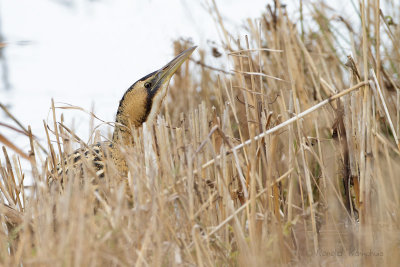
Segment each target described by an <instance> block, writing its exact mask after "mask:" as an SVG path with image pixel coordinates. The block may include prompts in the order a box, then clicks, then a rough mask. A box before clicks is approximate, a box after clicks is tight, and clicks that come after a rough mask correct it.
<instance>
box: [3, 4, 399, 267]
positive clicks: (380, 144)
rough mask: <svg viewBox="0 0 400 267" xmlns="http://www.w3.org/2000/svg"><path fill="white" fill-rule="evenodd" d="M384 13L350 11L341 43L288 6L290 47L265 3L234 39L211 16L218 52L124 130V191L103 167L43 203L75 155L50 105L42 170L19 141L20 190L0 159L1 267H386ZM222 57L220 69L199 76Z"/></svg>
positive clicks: (393, 118) (391, 156)
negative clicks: (143, 122) (52, 177)
mask: <svg viewBox="0 0 400 267" xmlns="http://www.w3.org/2000/svg"><path fill="white" fill-rule="evenodd" d="M382 2H385V5H386V6H392V7H393V8H392V10H389V11H386V12H392V13H390V14H385V13H384V12H383V11H382V10H381V9H380V8H381V7H380V1H379V0H376V1H373V0H369V1H361V2H360V6H359V10H358V11H359V12H360V18H359V19H360V25H361V26H360V28H359V29H355V28H356V26H355V25H352V24H351V23H349V22H348V21H346V19H345V18H343V17H340V16H336V15H334V12H332V11H331V10H329V9H328V8H327V7H326V6H325V5H323V4H313V3H309V4H307V5H305V4H304V3H303V2H302V1H301V3H302V6H301V10H302V11H301V12H303V9H304V8H308V9H309V10H311V11H310V14H311V15H310V18H309V19H310V21H311V22H308V23H310V24H311V23H312V24H313V25H314V27H315V26H317V27H318V31H311V28H312V27H307V25H308V24H307V22H305V21H303V13H301V20H300V24H301V28H300V32H299V28H298V27H297V26H296V25H295V24H294V23H293V22H292V21H291V20H290V19H289V18H288V15H287V14H286V12H285V9H284V8H283V7H281V6H280V4H279V2H278V1H277V2H276V6H267V9H266V11H265V13H264V14H263V15H262V16H261V18H260V19H256V20H250V19H249V20H248V21H247V23H246V25H245V29H246V31H247V33H248V35H247V36H246V37H245V38H242V37H240V38H239V39H235V38H234V37H232V35H231V33H229V32H228V31H227V30H226V27H225V26H224V21H223V19H222V17H221V15H220V14H219V12H218V8H217V7H216V5H215V2H214V1H212V2H211V4H210V6H209V8H210V12H211V15H212V16H213V17H214V18H215V21H216V25H217V27H218V30H219V31H220V33H221V36H222V37H221V38H222V40H221V46H219V47H213V49H212V53H208V52H207V51H205V50H200V51H199V52H200V59H199V60H192V61H191V62H188V63H187V64H186V65H184V66H182V68H181V70H180V71H179V72H178V73H177V74H176V75H175V78H174V82H173V83H172V84H171V86H170V93H169V96H168V98H167V100H166V103H165V105H164V106H165V107H164V108H163V112H162V116H160V117H159V118H158V120H157V123H156V124H155V125H154V126H152V127H146V126H145V127H142V128H140V129H135V130H134V133H133V137H134V141H135V146H134V147H133V148H132V149H130V150H126V151H124V153H125V155H126V158H127V161H128V166H129V169H130V173H129V175H128V177H119V174H118V173H117V172H116V171H115V169H113V168H110V169H109V170H108V172H107V174H106V176H105V178H104V179H103V180H102V181H100V182H98V183H92V180H93V175H92V174H93V170H91V167H90V164H86V167H87V168H86V170H85V177H84V181H86V182H84V183H83V185H82V183H81V182H80V180H79V179H78V178H77V177H75V179H74V177H73V174H69V178H70V179H67V181H68V182H67V183H66V185H65V186H64V191H63V192H62V193H61V194H54V193H52V192H50V191H49V189H48V187H47V183H46V177H47V175H48V173H49V170H51V169H53V168H54V167H55V165H56V164H57V163H58V162H59V161H60V158H61V157H62V155H64V154H68V153H69V152H71V151H72V148H74V147H75V148H76V147H77V144H78V146H79V145H81V146H86V145H87V144H84V142H83V141H82V140H80V139H79V138H78V137H77V136H76V134H75V133H73V132H72V131H71V130H69V129H68V127H66V126H65V125H64V124H63V122H62V118H61V122H60V123H58V124H57V123H56V118H57V113H56V111H58V110H57V108H55V107H54V104H52V110H53V117H54V124H53V125H47V124H46V123H45V130H46V134H47V139H48V144H47V145H48V149H47V150H48V151H49V152H48V153H49V154H48V157H47V159H45V158H46V157H44V156H43V151H44V149H40V148H39V144H38V142H37V141H36V140H35V139H34V138H33V137H32V133H30V130H29V129H28V130H24V132H26V133H28V135H29V137H30V141H31V151H30V152H29V161H30V163H31V166H32V179H33V186H32V187H29V188H25V187H24V186H23V181H24V176H25V174H23V173H22V171H21V168H20V163H19V158H18V157H17V156H13V157H11V158H10V157H9V156H8V152H7V150H6V149H5V148H4V149H3V154H4V160H2V161H1V162H0V177H1V180H0V191H1V203H2V204H1V206H0V212H1V217H0V222H1V223H2V226H3V227H2V228H1V230H0V235H1V239H0V240H1V242H0V262H1V264H2V265H5V266H10V265H20V264H22V265H24V266H31V265H33V266H43V265H44V266H70V265H73V266H96V265H100V266H133V265H135V266H246V265H247V266H266V265H272V266H276V265H301V266H303V265H305V264H306V265H309V266H320V265H329V266H331V265H332V266H336V265H346V266H376V265H383V266H396V265H397V263H398V262H399V261H400V253H399V251H400V239H399V235H398V233H399V230H400V221H399V215H400V194H399V192H400V191H399V189H400V182H399V179H398V176H397V174H396V173H398V172H399V171H400V164H399V159H400V146H399V142H398V141H399V140H398V139H397V138H398V136H399V134H400V133H399V121H400V118H399V114H400V112H399V110H400V104H399V103H400V91H399V80H398V79H399V77H398V75H399V67H400V66H399V62H400V53H399V51H400V50H399V39H400V28H399V27H398V25H397V24H395V23H394V22H393V21H400V16H399V15H400V11H399V8H400V6H399V5H398V4H396V3H393V2H391V1H389V0H388V1H382ZM330 18H336V20H335V21H331V20H330ZM389 18H391V20H389ZM343 25H344V27H345V28H346V30H347V31H348V34H349V37H348V38H345V37H343V36H342V35H340V34H339V32H338V30H337V28H336V27H339V26H341V27H342V26H343ZM343 40H345V41H346V40H347V41H348V42H350V44H351V46H352V48H353V51H352V56H349V57H348V59H347V62H344V61H345V60H343V58H344V57H345V56H346V55H345V54H343V52H342V50H341V49H339V48H340V44H341V42H343ZM174 45H175V51H176V52H177V53H178V52H180V51H182V50H183V49H184V48H185V47H187V46H189V45H190V44H187V43H186V42H183V41H182V40H181V41H177V42H175V44H174ZM221 55H224V56H225V59H226V61H225V62H222V63H226V62H229V63H230V64H231V65H232V70H230V69H228V70H227V68H226V67H224V66H222V65H223V64H222V63H221V67H216V66H213V67H211V66H210V65H211V64H207V63H206V62H207V59H209V58H210V57H211V56H213V57H215V59H216V60H218V58H221ZM50 130H51V131H50ZM53 134H54V135H53ZM1 138H2V136H0V141H2V140H3V142H4V139H1ZM99 138H100V139H101V137H99V136H98V135H96V134H94V137H93V138H92V139H93V140H92V141H93V142H95V141H98V139H99ZM54 139H55V140H56V142H55V144H54V143H52V142H51V140H54ZM6 145H7V143H6ZM10 147H11V148H13V147H12V146H10ZM61 162H63V161H61ZM62 164H64V163H62ZM396 177H397V178H396Z"/></svg>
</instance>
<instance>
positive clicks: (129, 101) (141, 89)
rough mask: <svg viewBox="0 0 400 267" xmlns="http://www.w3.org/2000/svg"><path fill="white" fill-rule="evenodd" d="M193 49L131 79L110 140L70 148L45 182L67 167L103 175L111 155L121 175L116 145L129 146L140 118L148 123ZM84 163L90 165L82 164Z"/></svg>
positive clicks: (123, 164) (124, 170)
mask: <svg viewBox="0 0 400 267" xmlns="http://www.w3.org/2000/svg"><path fill="white" fill-rule="evenodd" d="M195 49H196V46H194V47H191V48H189V49H186V50H185V51H183V52H182V53H180V54H179V55H178V56H176V57H175V58H174V59H173V60H171V61H170V62H169V63H168V64H166V65H165V66H164V67H162V68H161V69H159V70H157V71H155V72H152V73H150V74H148V75H146V76H145V77H143V78H141V79H139V80H138V81H137V82H135V83H134V84H133V85H132V86H131V87H130V88H129V89H128V90H127V91H126V92H125V94H124V96H123V97H122V99H121V101H120V103H119V107H118V111H117V115H116V119H115V122H116V125H115V129H114V133H113V137H112V141H111V142H101V143H96V144H94V145H91V146H89V147H86V148H81V149H78V150H76V151H74V152H73V153H72V154H70V155H68V156H67V157H65V158H64V159H63V161H64V162H63V163H64V164H62V163H61V162H60V163H59V164H58V165H57V175H54V173H53V174H51V175H50V176H49V178H48V183H49V184H53V182H54V181H55V180H56V179H57V180H59V181H61V183H63V181H62V177H63V176H64V175H63V174H68V172H69V171H70V170H71V169H73V170H74V171H77V172H79V173H80V176H83V175H84V174H83V172H84V170H85V171H90V170H91V169H92V170H93V173H88V174H89V175H90V176H91V177H103V176H104V173H105V171H106V164H105V159H111V160H112V162H113V163H114V164H115V166H116V168H117V170H118V172H119V173H121V174H122V175H124V176H125V175H126V174H127V171H128V168H127V164H126V162H125V157H124V156H123V155H122V153H121V151H120V147H129V146H133V141H132V136H131V128H132V127H135V128H138V127H140V126H141V125H142V124H143V123H144V122H147V123H151V122H152V121H153V120H154V118H155V117H156V115H157V114H158V112H159V110H160V108H161V105H162V102H163V100H164V98H165V96H166V94H167V91H168V84H169V80H170V79H171V77H172V76H173V74H174V73H175V72H176V70H177V69H178V68H179V67H180V66H181V65H182V63H183V62H185V61H186V60H187V59H188V58H189V56H190V55H191V54H192V53H193V51H194V50H195ZM85 164H86V165H88V164H90V165H91V166H89V168H84V165H85ZM63 165H64V166H63ZM90 167H93V168H90Z"/></svg>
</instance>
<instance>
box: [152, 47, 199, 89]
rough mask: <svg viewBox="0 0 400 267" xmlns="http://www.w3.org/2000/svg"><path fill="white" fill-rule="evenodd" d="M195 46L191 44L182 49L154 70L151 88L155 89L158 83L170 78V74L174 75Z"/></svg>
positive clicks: (161, 83)
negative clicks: (154, 78) (153, 80)
mask: <svg viewBox="0 0 400 267" xmlns="http://www.w3.org/2000/svg"><path fill="white" fill-rule="evenodd" d="M196 48H197V46H193V47H191V48H188V49H186V50H184V51H182V52H181V53H180V54H179V55H177V56H176V57H175V58H174V59H173V60H171V61H170V62H168V63H167V64H166V65H165V66H164V67H162V68H161V69H159V70H158V71H156V75H155V77H156V81H155V83H154V87H153V88H154V89H156V90H157V89H158V88H159V87H160V85H163V84H165V83H167V82H168V81H169V80H170V79H171V77H172V75H174V73H175V72H176V71H177V69H178V68H179V67H180V66H181V65H182V64H183V62H185V61H186V60H187V59H188V58H189V57H190V55H191V54H192V53H193V51H194V50H195V49H196Z"/></svg>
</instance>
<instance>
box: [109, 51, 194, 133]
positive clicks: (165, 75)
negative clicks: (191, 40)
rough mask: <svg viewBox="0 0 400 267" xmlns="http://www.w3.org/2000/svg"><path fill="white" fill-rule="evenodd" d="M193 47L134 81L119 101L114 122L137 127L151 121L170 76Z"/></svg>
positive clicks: (158, 107)
mask: <svg viewBox="0 0 400 267" xmlns="http://www.w3.org/2000/svg"><path fill="white" fill-rule="evenodd" d="M195 49H196V46H194V47H192V48H189V49H186V50H185V51H183V52H182V53H180V54H179V55H178V56H177V57H175V58H174V59H173V60H171V61H170V62H169V63H168V64H166V65H165V66H164V67H162V68H161V69H159V70H157V71H155V72H152V73H150V74H148V75H146V76H144V77H143V78H141V79H140V80H138V81H137V82H135V83H134V84H133V85H132V86H131V87H130V88H129V89H128V90H127V91H126V92H125V94H124V96H123V97H122V99H121V101H120V103H119V107H118V112H117V117H116V122H117V123H118V124H122V125H123V126H125V127H129V126H130V125H133V126H135V127H139V126H141V125H142V124H143V123H144V122H147V121H153V119H154V117H155V116H156V115H157V114H158V112H159V110H160V108H161V105H162V102H163V100H164V98H165V96H166V94H167V91H168V84H169V81H170V79H171V77H172V76H173V75H174V73H175V72H176V70H177V69H178V68H179V67H180V66H181V65H182V63H183V62H185V61H186V60H187V59H188V58H189V56H190V55H191V54H192V53H193V51H194V50H195ZM123 126H122V127H123ZM117 128H120V127H117ZM120 130H122V129H121V128H120ZM122 131H124V130H122Z"/></svg>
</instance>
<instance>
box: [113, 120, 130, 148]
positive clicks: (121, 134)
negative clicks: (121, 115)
mask: <svg viewBox="0 0 400 267" xmlns="http://www.w3.org/2000/svg"><path fill="white" fill-rule="evenodd" d="M116 123H117V125H116V126H115V129H114V133H113V137H112V141H113V143H114V144H118V145H121V146H132V145H133V140H132V133H131V130H130V128H129V126H127V125H122V124H119V123H118V121H117V122H116Z"/></svg>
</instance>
